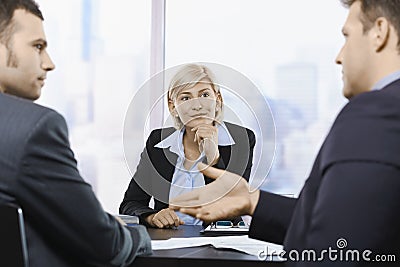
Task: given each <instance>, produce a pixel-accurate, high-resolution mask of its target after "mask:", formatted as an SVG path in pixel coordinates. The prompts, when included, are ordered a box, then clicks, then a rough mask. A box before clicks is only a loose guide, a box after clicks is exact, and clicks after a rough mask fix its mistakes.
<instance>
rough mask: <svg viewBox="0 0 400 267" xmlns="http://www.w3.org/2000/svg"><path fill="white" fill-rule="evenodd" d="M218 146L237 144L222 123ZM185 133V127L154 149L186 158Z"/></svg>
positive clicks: (219, 125) (219, 130) (219, 129)
mask: <svg viewBox="0 0 400 267" xmlns="http://www.w3.org/2000/svg"><path fill="white" fill-rule="evenodd" d="M217 128H218V145H219V146H231V145H234V144H235V140H233V138H232V136H231V134H230V133H229V130H228V128H227V127H226V125H225V123H224V122H222V123H221V124H218V126H217ZM184 133H185V127H183V128H182V129H181V130H180V131H175V132H173V133H172V134H171V135H170V136H168V137H167V138H165V139H164V140H161V142H159V143H158V144H156V145H155V146H154V147H157V148H168V147H169V150H170V151H171V152H173V153H175V154H177V155H179V156H184V155H183V154H182V153H183V151H184V150H183V148H182V140H183V134H184Z"/></svg>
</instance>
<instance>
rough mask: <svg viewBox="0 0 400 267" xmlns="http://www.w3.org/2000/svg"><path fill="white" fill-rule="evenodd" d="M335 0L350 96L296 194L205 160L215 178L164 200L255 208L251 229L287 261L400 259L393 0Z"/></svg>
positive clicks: (399, 102) (399, 67) (398, 7)
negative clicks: (342, 15) (344, 11)
mask: <svg viewBox="0 0 400 267" xmlns="http://www.w3.org/2000/svg"><path fill="white" fill-rule="evenodd" d="M342 3H343V4H344V5H345V6H347V7H349V15H348V18H347V20H346V22H345V25H344V27H343V29H342V32H343V35H344V36H345V39H346V40H345V44H344V46H343V47H342V49H341V50H340V52H339V54H338V56H337V58H336V63H337V64H340V65H342V68H343V71H342V73H343V82H344V88H343V93H344V95H345V97H347V98H349V102H348V104H347V105H346V106H345V107H344V108H343V110H342V111H341V112H340V113H339V115H338V116H337V118H336V120H335V122H334V124H333V126H332V128H331V130H330V132H329V134H328V136H327V137H326V140H325V142H324V143H323V145H322V147H321V149H320V151H319V153H318V156H317V158H316V160H315V163H314V166H313V168H312V170H311V173H310V176H309V178H308V179H307V181H306V182H305V185H304V187H303V189H302V191H301V193H300V195H299V197H298V198H297V199H294V198H287V197H283V196H279V195H275V194H272V193H268V192H263V191H260V190H250V189H249V186H248V184H247V183H246V182H245V181H244V179H243V178H241V177H239V176H237V175H234V174H232V173H229V172H224V171H222V170H218V169H215V168H212V167H209V168H207V169H206V170H204V172H203V173H204V174H205V175H207V176H209V177H214V178H218V177H219V178H218V179H217V180H216V181H215V182H214V183H211V184H210V185H207V186H205V187H204V188H202V189H199V190H197V191H194V192H192V193H189V194H187V195H186V196H181V197H178V198H176V199H175V200H172V202H171V204H173V205H174V208H175V209H179V210H180V211H181V212H184V213H187V214H191V215H193V216H196V217H197V218H200V219H202V220H204V221H213V220H217V219H219V218H221V217H225V216H237V215H243V214H249V215H252V216H253V219H252V224H251V227H250V232H249V236H250V237H253V238H257V239H261V240H266V241H271V242H275V243H281V244H283V245H284V248H285V251H286V254H285V255H283V258H286V259H288V261H287V263H286V264H287V266H312V265H313V264H321V262H323V266H330V265H335V266H336V265H339V266H342V265H346V266H347V265H349V266H358V265H364V264H366V263H368V262H372V263H373V264H376V263H377V262H378V261H382V259H386V262H384V264H388V263H393V261H394V260H397V261H398V260H400V258H399V257H400V253H399V248H400V227H399V225H400V213H399V210H400V156H399V151H400V52H399V51H400V47H399V41H400V37H399V36H400V1H399V0H355V1H351V0H348V1H345V0H343V1H342ZM203 167H204V166H203ZM223 188H229V190H228V191H227V190H223ZM217 199H218V200H217ZM209 203H211V204H209ZM382 255H383V257H382Z"/></svg>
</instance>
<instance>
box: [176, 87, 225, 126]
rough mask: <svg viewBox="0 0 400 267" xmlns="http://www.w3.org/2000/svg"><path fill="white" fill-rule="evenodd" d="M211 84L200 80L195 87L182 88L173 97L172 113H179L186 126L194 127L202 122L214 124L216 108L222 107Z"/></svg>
mask: <svg viewBox="0 0 400 267" xmlns="http://www.w3.org/2000/svg"><path fill="white" fill-rule="evenodd" d="M219 97H220V96H217V94H216V93H215V91H214V89H213V88H212V86H211V84H209V83H207V82H202V81H200V82H198V83H197V84H196V85H195V86H194V87H192V88H189V89H183V90H181V91H180V92H179V93H178V94H177V96H176V98H175V99H173V107H172V110H171V112H172V115H173V116H174V115H175V114H178V115H179V118H180V119H181V121H182V123H183V124H184V125H185V127H189V128H193V127H195V126H197V125H200V124H212V123H213V122H214V120H215V113H216V108H221V107H220V104H219V103H220V101H219V100H218V98H219Z"/></svg>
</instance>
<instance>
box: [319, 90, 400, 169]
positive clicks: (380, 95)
mask: <svg viewBox="0 0 400 267" xmlns="http://www.w3.org/2000/svg"><path fill="white" fill-rule="evenodd" d="M398 102H399V99H396V98H395V97H390V96H389V95H387V93H386V92H385V91H373V92H368V93H363V94H361V95H359V96H356V97H354V99H351V100H350V102H349V103H348V104H347V105H346V106H345V107H344V108H343V109H342V111H341V112H340V114H339V115H338V117H337V119H336V120H335V122H334V124H333V126H332V128H331V131H330V132H329V134H328V136H327V138H326V140H325V143H324V145H323V148H324V149H323V153H322V155H323V157H322V158H323V162H325V163H326V164H325V165H329V164H332V163H334V162H339V161H354V160H363V161H374V162H382V163H386V164H393V165H396V166H400V158H399V157H398V151H399V150H400V135H399V133H400V105H399V104H398Z"/></svg>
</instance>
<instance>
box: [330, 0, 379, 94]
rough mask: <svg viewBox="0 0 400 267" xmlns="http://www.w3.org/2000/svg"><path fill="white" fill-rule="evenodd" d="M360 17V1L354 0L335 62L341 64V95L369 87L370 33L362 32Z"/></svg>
mask: <svg viewBox="0 0 400 267" xmlns="http://www.w3.org/2000/svg"><path fill="white" fill-rule="evenodd" d="M360 17H361V2H360V1H356V2H354V3H353V4H352V5H351V7H350V10H349V15H348V17H347V20H346V22H345V24H344V26H343V30H342V32H343V35H344V37H345V39H346V40H345V44H344V45H343V47H342V49H341V50H340V52H339V54H338V55H337V58H336V63H337V64H340V65H342V68H343V69H342V74H343V95H344V96H345V97H346V98H351V97H353V96H355V95H358V94H359V93H362V92H366V91H368V90H370V89H371V86H372V85H373V84H371V81H370V79H369V78H370V77H371V70H372V65H371V64H370V56H371V51H373V49H371V41H370V40H371V38H370V36H369V35H370V33H371V31H369V32H366V33H364V32H363V24H362V22H361V20H360Z"/></svg>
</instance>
